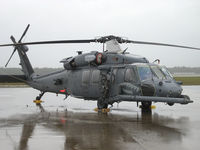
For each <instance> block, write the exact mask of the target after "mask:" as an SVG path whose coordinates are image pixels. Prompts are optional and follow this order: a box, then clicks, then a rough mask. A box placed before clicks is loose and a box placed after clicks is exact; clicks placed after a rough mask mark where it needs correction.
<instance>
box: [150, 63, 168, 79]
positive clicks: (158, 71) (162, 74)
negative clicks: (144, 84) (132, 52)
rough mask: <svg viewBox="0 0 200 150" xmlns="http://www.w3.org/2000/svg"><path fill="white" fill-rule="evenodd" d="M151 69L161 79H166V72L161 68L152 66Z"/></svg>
mask: <svg viewBox="0 0 200 150" xmlns="http://www.w3.org/2000/svg"><path fill="white" fill-rule="evenodd" d="M151 69H152V70H153V72H154V73H155V74H156V76H157V77H158V78H159V79H165V75H164V73H163V72H162V71H161V70H160V68H159V67H158V66H151Z"/></svg>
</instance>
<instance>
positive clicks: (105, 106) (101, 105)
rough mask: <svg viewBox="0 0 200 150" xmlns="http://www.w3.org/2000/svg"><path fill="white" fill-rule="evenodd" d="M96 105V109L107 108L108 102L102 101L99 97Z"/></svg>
mask: <svg viewBox="0 0 200 150" xmlns="http://www.w3.org/2000/svg"><path fill="white" fill-rule="evenodd" d="M97 107H98V109H107V108H108V104H107V103H105V102H104V100H101V99H99V100H98V101H97Z"/></svg>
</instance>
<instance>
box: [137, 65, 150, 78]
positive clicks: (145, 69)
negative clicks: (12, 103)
mask: <svg viewBox="0 0 200 150" xmlns="http://www.w3.org/2000/svg"><path fill="white" fill-rule="evenodd" d="M137 70H138V74H139V77H140V80H141V81H143V80H151V79H152V72H151V69H150V68H149V66H137Z"/></svg>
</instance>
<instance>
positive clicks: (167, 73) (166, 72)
mask: <svg viewBox="0 0 200 150" xmlns="http://www.w3.org/2000/svg"><path fill="white" fill-rule="evenodd" d="M160 68H161V70H162V72H163V73H164V74H165V76H166V77H169V78H173V76H172V74H171V73H170V72H169V70H167V68H166V67H165V66H161V67H160Z"/></svg>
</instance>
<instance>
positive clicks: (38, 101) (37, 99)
mask: <svg viewBox="0 0 200 150" xmlns="http://www.w3.org/2000/svg"><path fill="white" fill-rule="evenodd" d="M44 93H45V92H41V93H40V94H39V96H37V97H36V100H34V101H33V102H34V103H35V104H36V105H40V104H41V103H42V101H41V98H42V96H43V95H44Z"/></svg>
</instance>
